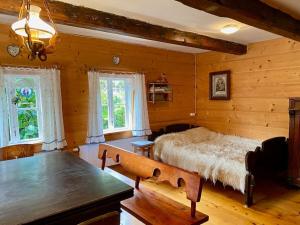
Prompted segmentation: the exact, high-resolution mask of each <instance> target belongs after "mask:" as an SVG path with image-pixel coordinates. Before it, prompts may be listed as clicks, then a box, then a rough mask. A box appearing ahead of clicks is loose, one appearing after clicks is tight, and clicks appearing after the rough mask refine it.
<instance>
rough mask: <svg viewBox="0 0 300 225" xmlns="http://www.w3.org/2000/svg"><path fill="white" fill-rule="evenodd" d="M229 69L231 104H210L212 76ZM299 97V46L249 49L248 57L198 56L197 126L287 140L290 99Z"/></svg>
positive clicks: (283, 42)
mask: <svg viewBox="0 0 300 225" xmlns="http://www.w3.org/2000/svg"><path fill="white" fill-rule="evenodd" d="M221 70H231V71H232V75H231V96H232V97H231V100H230V101H216V100H208V74H209V72H212V71H221ZM293 96H300V43H299V42H295V41H291V40H289V39H285V38H282V39H276V40H271V41H265V42H260V43H256V44H251V45H249V49H248V54H246V55H243V56H234V55H228V54H222V53H215V52H209V53H202V54H198V55H197V117H196V119H197V123H198V124H199V125H203V126H206V127H208V128H211V129H213V130H216V131H219V132H224V133H227V134H234V135H240V136H245V137H250V138H257V139H262V140H263V139H266V138H270V137H273V136H277V135H283V136H288V126H289V116H288V98H289V97H293Z"/></svg>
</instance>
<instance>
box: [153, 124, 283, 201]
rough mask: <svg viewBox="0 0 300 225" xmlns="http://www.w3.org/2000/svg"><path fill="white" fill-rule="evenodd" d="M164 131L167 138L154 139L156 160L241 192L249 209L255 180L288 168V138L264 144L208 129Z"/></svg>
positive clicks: (174, 126)
mask: <svg viewBox="0 0 300 225" xmlns="http://www.w3.org/2000/svg"><path fill="white" fill-rule="evenodd" d="M172 130H173V131H175V132H172ZM182 130H185V131H182ZM165 131H166V132H167V133H168V134H164V135H162V136H159V137H157V138H156V139H155V146H154V153H155V157H156V159H158V160H160V161H162V162H164V163H167V164H170V165H173V166H176V167H179V168H182V169H185V170H188V171H192V172H197V173H199V174H200V175H201V176H202V177H204V178H206V179H209V180H211V181H213V182H216V181H220V182H222V183H223V185H224V186H226V185H229V186H231V187H233V188H234V189H236V190H239V191H240V192H242V193H243V194H244V195H245V197H246V198H245V203H246V205H247V206H250V205H252V203H253V187H254V177H255V176H259V175H262V174H263V173H268V174H271V173H273V174H274V173H277V172H279V171H283V170H284V169H286V167H287V140H286V138H285V137H275V138H272V139H268V140H266V141H263V142H261V141H258V140H253V139H248V138H242V137H238V136H231V135H224V134H221V133H216V132H213V131H211V130H209V129H207V128H205V127H197V128H192V129H188V127H187V126H184V125H183V124H181V125H172V126H171V128H170V126H169V127H167V128H166V129H165ZM178 131H181V132H178Z"/></svg>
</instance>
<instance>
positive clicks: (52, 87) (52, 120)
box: [0, 68, 67, 151]
mask: <svg viewBox="0 0 300 225" xmlns="http://www.w3.org/2000/svg"><path fill="white" fill-rule="evenodd" d="M13 75H31V76H38V77H39V79H40V89H41V109H42V110H41V111H42V117H41V118H42V121H41V122H42V150H46V151H49V150H55V149H62V148H63V147H64V146H66V144H67V143H66V140H65V134H64V125H63V114H62V100H61V88H60V72H59V70H56V69H30V68H0V147H1V146H2V147H3V146H7V145H8V144H9V126H8V116H9V115H8V113H9V112H8V108H9V106H8V104H9V102H8V99H7V95H6V79H5V76H13Z"/></svg>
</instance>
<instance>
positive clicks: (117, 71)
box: [85, 67, 145, 74]
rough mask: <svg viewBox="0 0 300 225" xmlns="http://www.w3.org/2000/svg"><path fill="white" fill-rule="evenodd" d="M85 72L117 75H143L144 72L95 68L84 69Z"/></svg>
mask: <svg viewBox="0 0 300 225" xmlns="http://www.w3.org/2000/svg"><path fill="white" fill-rule="evenodd" d="M85 68H86V70H88V71H94V72H103V73H119V74H137V73H139V74H140V73H142V74H144V73H145V71H134V72H133V71H129V70H126V69H124V70H122V69H116V70H115V69H101V68H97V67H85Z"/></svg>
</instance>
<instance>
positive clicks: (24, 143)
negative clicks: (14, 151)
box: [8, 139, 42, 146]
mask: <svg viewBox="0 0 300 225" xmlns="http://www.w3.org/2000/svg"><path fill="white" fill-rule="evenodd" d="M26 144H29V145H34V144H42V141H41V140H40V139H38V140H31V141H20V142H17V143H10V144H9V145H8V146H12V145H26Z"/></svg>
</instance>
